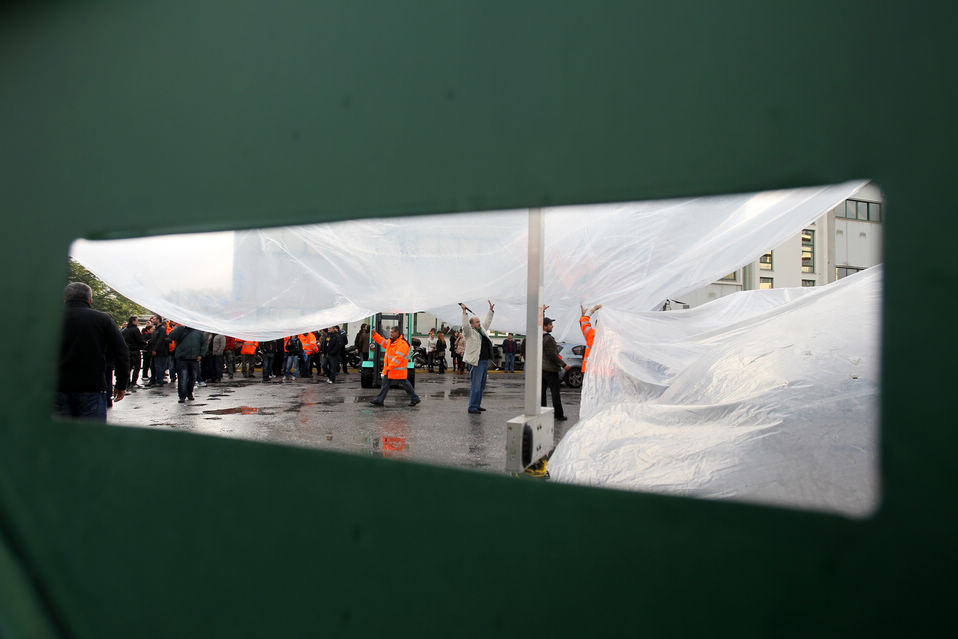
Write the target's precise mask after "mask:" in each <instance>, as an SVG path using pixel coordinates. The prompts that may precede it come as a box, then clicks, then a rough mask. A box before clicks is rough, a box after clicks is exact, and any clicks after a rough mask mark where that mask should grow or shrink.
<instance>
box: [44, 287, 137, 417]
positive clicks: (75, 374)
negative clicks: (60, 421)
mask: <svg viewBox="0 0 958 639" xmlns="http://www.w3.org/2000/svg"><path fill="white" fill-rule="evenodd" d="M63 300H64V302H66V311H65V313H64V317H63V336H62V338H61V341H60V359H59V367H58V368H59V379H58V381H57V394H56V404H55V410H56V412H57V414H59V415H62V416H63V417H77V418H82V419H96V420H100V421H106V405H107V379H106V375H107V369H108V365H110V364H112V366H113V370H114V371H115V372H116V386H115V387H114V389H113V397H112V400H113V401H115V402H118V401H120V400H121V399H123V396H124V395H125V394H126V388H127V385H128V384H129V381H130V354H129V351H128V350H127V347H126V343H125V342H124V341H123V336H122V335H120V329H118V328H117V327H116V324H115V323H114V322H113V318H111V317H110V316H109V315H107V314H106V313H101V312H100V311H95V310H93V309H92V308H90V305H91V304H92V303H93V291H92V290H91V289H90V287H89V286H87V285H86V284H84V283H82V282H72V283H70V284H68V285H67V287H66V289H64V291H63Z"/></svg>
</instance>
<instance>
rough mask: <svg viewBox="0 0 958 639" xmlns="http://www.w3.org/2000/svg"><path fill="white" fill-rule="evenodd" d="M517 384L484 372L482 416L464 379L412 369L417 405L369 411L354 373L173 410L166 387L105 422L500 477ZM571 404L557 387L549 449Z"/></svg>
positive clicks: (228, 390)
mask: <svg viewBox="0 0 958 639" xmlns="http://www.w3.org/2000/svg"><path fill="white" fill-rule="evenodd" d="M257 373H259V372H258V371H257ZM523 380H524V376H523V374H522V373H515V374H506V373H498V372H493V373H490V374H489V380H488V383H487V386H486V392H485V394H484V396H483V401H482V407H483V408H486V409H487V410H486V412H484V413H482V414H481V415H470V414H469V413H468V412H467V410H466V409H467V404H468V401H469V376H468V374H463V375H456V374H455V373H446V374H444V375H439V374H437V373H423V372H422V371H417V372H416V392H417V393H418V394H419V396H420V397H421V398H422V403H421V404H419V405H418V406H415V407H410V406H409V398H408V396H407V395H406V393H405V392H404V391H402V390H401V389H396V388H394V389H392V390H390V392H389V396H388V397H387V398H386V406H385V407H384V408H377V407H375V406H371V405H370V404H369V402H370V401H371V400H372V399H374V398H375V397H376V394H377V393H378V392H379V389H378V388H375V389H373V388H369V389H366V388H362V387H361V386H360V383H359V373H358V372H351V373H349V374H346V375H340V376H339V378H338V379H337V381H336V384H327V383H326V382H325V378H317V377H314V378H312V379H302V378H300V379H299V380H297V381H296V382H282V381H276V380H275V379H274V380H271V381H270V382H267V383H263V382H262V380H261V379H260V378H259V377H256V378H250V379H246V378H243V377H242V376H241V375H240V374H239V373H237V374H236V375H235V376H234V378H233V379H228V378H226V377H224V379H223V381H222V382H220V383H210V384H208V385H207V386H206V387H197V388H196V389H195V390H194V392H193V396H194V397H195V398H196V399H195V401H192V402H190V401H187V403H185V404H180V403H178V402H177V395H176V387H175V384H167V385H165V386H162V387H159V388H150V389H147V388H141V389H138V390H137V391H136V392H135V393H131V394H127V396H126V397H125V398H124V399H123V400H122V401H120V402H117V403H116V404H115V405H114V406H113V408H111V409H110V410H109V415H108V421H109V422H111V423H114V424H125V425H131V426H140V427H147V428H156V429H171V430H172V429H175V430H181V431H189V432H194V433H201V434H204V435H215V436H219V437H235V438H239V439H248V440H254V441H268V442H272V443H278V444H288V445H292V446H305V447H311V448H323V449H329V450H337V451H345V452H350V453H356V454H359V455H379V456H384V457H393V458H397V459H411V460H415V461H421V462H428V463H435V464H441V465H447V466H459V467H467V468H475V469H481V470H487V471H491V472H504V471H505V459H506V443H505V433H506V421H508V420H509V419H512V418H513V417H515V416H517V415H520V414H522V403H523ZM579 396H580V393H579V391H578V390H573V389H570V388H568V387H567V386H565V385H563V387H562V404H563V407H564V408H565V412H566V415H567V416H568V417H569V420H568V421H566V422H558V423H557V424H556V431H557V432H556V443H558V441H559V438H560V437H561V436H562V434H564V433H565V431H566V430H567V429H568V428H569V427H571V426H572V425H573V424H574V423H575V422H576V421H577V419H578V417H579Z"/></svg>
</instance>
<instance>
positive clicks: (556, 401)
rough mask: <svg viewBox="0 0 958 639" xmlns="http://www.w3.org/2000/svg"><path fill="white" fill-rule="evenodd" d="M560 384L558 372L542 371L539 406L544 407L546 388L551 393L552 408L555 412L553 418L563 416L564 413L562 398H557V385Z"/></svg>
mask: <svg viewBox="0 0 958 639" xmlns="http://www.w3.org/2000/svg"><path fill="white" fill-rule="evenodd" d="M561 383H562V382H560V381H559V372H558V371H542V403H541V406H545V405H546V389H547V388H548V389H549V390H550V391H552V408H553V410H555V416H556V417H558V418H561V417H564V416H565V413H563V412H562V398H561V397H560V396H559V384H561Z"/></svg>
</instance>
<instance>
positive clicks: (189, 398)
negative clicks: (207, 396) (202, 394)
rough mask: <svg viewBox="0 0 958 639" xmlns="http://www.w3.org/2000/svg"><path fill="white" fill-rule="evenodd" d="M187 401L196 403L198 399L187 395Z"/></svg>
mask: <svg viewBox="0 0 958 639" xmlns="http://www.w3.org/2000/svg"><path fill="white" fill-rule="evenodd" d="M186 399H188V400H190V401H191V402H192V401H194V400H195V399H196V398H195V397H193V395H187V396H186Z"/></svg>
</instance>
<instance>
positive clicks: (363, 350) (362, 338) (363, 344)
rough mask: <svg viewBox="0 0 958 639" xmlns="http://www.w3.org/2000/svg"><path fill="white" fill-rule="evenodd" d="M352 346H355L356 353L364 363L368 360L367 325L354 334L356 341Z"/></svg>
mask: <svg viewBox="0 0 958 639" xmlns="http://www.w3.org/2000/svg"><path fill="white" fill-rule="evenodd" d="M354 344H355V346H356V352H357V353H359V356H360V357H362V358H363V361H364V362H365V361H366V360H367V359H369V324H363V325H362V328H360V329H359V332H358V333H356V341H355V342H354Z"/></svg>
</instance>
